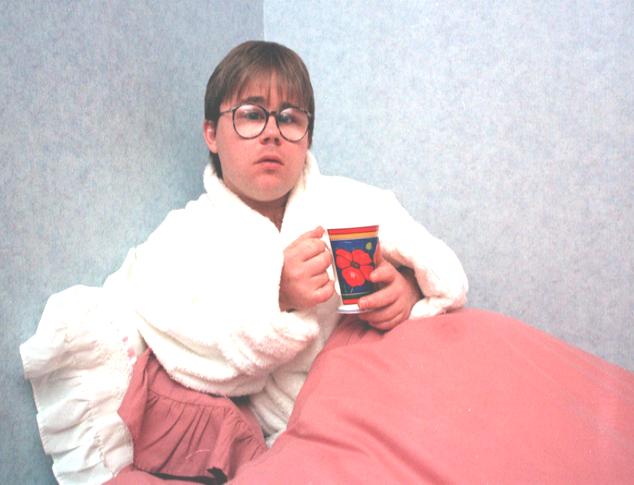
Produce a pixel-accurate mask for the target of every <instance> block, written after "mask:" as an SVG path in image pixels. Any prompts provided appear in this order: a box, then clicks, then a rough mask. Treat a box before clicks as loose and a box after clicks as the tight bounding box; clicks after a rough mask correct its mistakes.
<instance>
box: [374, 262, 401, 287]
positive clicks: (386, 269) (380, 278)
mask: <svg viewBox="0 0 634 485" xmlns="http://www.w3.org/2000/svg"><path fill="white" fill-rule="evenodd" d="M397 273H398V270H397V269H396V268H395V267H394V266H392V265H391V264H390V263H389V262H387V261H385V260H382V261H381V263H380V264H379V265H378V266H377V267H376V269H375V270H374V271H372V273H371V274H370V281H372V283H385V284H389V283H391V282H392V281H394V279H395V278H396V276H397Z"/></svg>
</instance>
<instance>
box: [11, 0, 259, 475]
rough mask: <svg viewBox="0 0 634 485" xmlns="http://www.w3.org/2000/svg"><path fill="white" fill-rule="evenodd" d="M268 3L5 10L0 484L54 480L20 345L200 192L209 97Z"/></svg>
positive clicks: (254, 32)
mask: <svg viewBox="0 0 634 485" xmlns="http://www.w3.org/2000/svg"><path fill="white" fill-rule="evenodd" d="M261 37H262V2H261V1H247V0H244V1H239V2H235V1H229V0H227V1H222V2H219V1H212V2H208V1H203V0H199V1H196V0H186V1H181V2H174V3H172V2H157V1H152V0H137V1H134V2H127V1H122V0H109V1H107V2H102V1H84V2H75V1H62V0H59V1H43V0H39V1H25V0H12V1H5V2H3V4H2V16H1V17H0V51H1V52H2V55H1V56H0V65H1V66H2V70H1V73H2V75H1V76H0V97H1V98H0V123H1V125H0V133H1V135H0V136H1V137H2V138H1V139H2V143H1V144H0V159H1V161H2V169H1V170H0V217H1V220H2V230H3V234H2V238H0V262H1V263H0V266H1V268H2V269H1V271H2V279H1V280H0V321H1V324H2V332H1V334H2V340H1V349H0V365H1V368H0V388H1V389H2V393H3V396H4V397H3V399H2V402H0V483H16V484H40V483H54V480H53V478H52V475H51V473H50V467H49V464H48V461H47V459H46V457H45V456H44V454H43V453H42V447H41V444H40V442H39V438H38V434H37V428H36V422H35V408H34V405H33V401H32V396H31V391H30V388H29V387H28V385H27V383H26V381H24V380H23V377H22V369H21V364H20V360H19V356H18V345H19V344H20V343H21V342H23V341H24V340H26V339H27V338H28V337H30V336H31V335H32V334H33V332H34V331H35V328H36V325H37V322H38V320H39V317H40V315H41V312H42V309H43V307H44V303H45V302H46V298H47V297H48V295H50V294H51V293H53V292H55V291H59V290H61V289H63V288H65V287H67V286H70V285H72V284H75V283H85V284H92V285H95V284H100V283H101V282H102V281H103V279H104V277H105V276H106V275H107V274H109V273H111V272H112V271H113V270H115V269H116V268H117V267H118V266H119V265H120V264H121V262H122V261H123V257H124V256H125V254H126V251H127V250H128V249H129V248H130V247H131V246H133V245H135V244H137V243H140V242H142V241H143V240H144V239H145V237H146V236H147V235H148V233H149V232H150V231H151V230H152V229H153V228H155V227H156V226H157V225H158V223H159V222H160V221H161V220H162V219H163V217H164V216H165V214H166V212H167V211H168V210H170V209H172V208H176V207H179V206H182V205H183V204H184V203H185V202H186V201H187V200H189V199H190V198H192V197H194V196H196V195H197V194H199V193H200V191H201V190H202V183H201V175H202V170H203V167H204V165H205V163H206V162H207V152H206V149H205V148H204V144H203V142H202V138H201V126H202V119H203V96H204V90H205V85H206V82H207V79H208V77H209V75H210V74H211V71H212V70H213V68H214V67H215V65H216V64H217V63H218V61H219V60H220V59H221V57H222V56H223V55H224V54H225V53H226V51H227V50H228V49H229V48H230V47H233V46H234V45H235V44H237V43H239V42H241V41H243V40H246V39H248V38H261Z"/></svg>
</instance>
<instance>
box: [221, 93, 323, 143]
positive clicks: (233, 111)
mask: <svg viewBox="0 0 634 485" xmlns="http://www.w3.org/2000/svg"><path fill="white" fill-rule="evenodd" d="M247 105H250V106H257V107H258V108H260V109H261V110H262V111H264V114H265V115H266V119H265V121H264V126H262V130H261V131H260V132H259V133H258V134H257V135H253V136H242V135H241V134H240V132H239V131H238V129H237V128H236V111H237V110H238V108H240V107H242V106H247ZM289 108H293V109H296V110H298V111H301V112H302V113H304V114H305V115H306V116H307V117H308V124H307V125H306V131H305V132H304V134H303V135H302V136H301V137H299V138H298V139H297V140H289V139H288V138H286V137H285V136H284V133H282V129H281V128H280V121H279V119H278V117H277V116H278V115H279V114H280V111H284V110H286V109H289ZM227 113H231V124H232V125H233V131H235V132H236V134H237V135H238V136H239V137H240V138H242V139H243V140H253V139H254V138H257V137H258V136H260V135H261V134H262V133H264V130H266V125H268V124H269V118H270V117H271V115H274V118H275V126H277V130H278V131H279V132H280V135H281V136H282V138H284V139H285V140H286V141H287V142H289V143H297V142H299V141H301V140H302V139H303V138H304V137H305V136H306V134H307V133H308V132H309V131H310V120H311V118H312V117H313V115H312V113H311V112H310V111H307V110H305V109H302V108H300V107H299V106H294V105H292V104H291V105H288V106H285V107H284V108H283V109H282V110H279V111H278V110H275V111H269V110H268V109H266V108H265V107H264V106H262V105H261V104H258V103H249V102H244V103H240V104H237V105H236V106H234V107H233V108H229V109H226V110H224V111H220V112H219V113H218V118H220V117H221V116H222V115H226V114H227Z"/></svg>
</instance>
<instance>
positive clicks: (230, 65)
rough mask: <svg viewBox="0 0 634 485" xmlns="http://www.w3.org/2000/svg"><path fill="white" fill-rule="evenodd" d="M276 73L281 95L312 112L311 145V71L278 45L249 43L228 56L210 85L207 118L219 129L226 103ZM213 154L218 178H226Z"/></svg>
mask: <svg viewBox="0 0 634 485" xmlns="http://www.w3.org/2000/svg"><path fill="white" fill-rule="evenodd" d="M273 74H275V76H276V80H277V89H278V92H280V94H281V95H284V96H286V97H287V99H289V100H293V101H294V102H295V103H298V104H299V106H298V107H300V108H302V109H305V110H307V111H308V112H310V113H311V117H310V122H309V125H308V145H309V146H310V144H311V142H312V139H313V126H314V123H315V97H314V94H313V86H312V84H311V83H310V76H309V75H308V69H306V66H305V65H304V62H303V61H302V59H301V58H300V57H299V56H298V55H297V54H296V53H295V52H294V51H292V50H291V49H289V48H288V47H285V46H283V45H280V44H277V43H275V42H265V41H247V42H244V43H242V44H240V45H238V46H236V47H234V48H233V49H232V50H231V51H230V52H229V53H228V54H227V55H226V56H225V58H224V59H223V60H222V61H221V62H220V64H218V66H216V69H215V70H214V72H213V74H212V75H211V77H210V78H209V81H208V82H207V91H206V92H205V119H206V120H207V121H210V122H211V123H213V124H214V126H215V125H216V124H217V123H218V118H219V117H220V105H221V104H222V102H223V101H225V100H227V99H231V98H233V97H238V98H239V97H240V96H241V94H242V91H243V90H244V89H246V88H247V86H248V85H249V84H250V83H251V82H253V81H254V80H260V81H264V80H265V79H267V78H269V79H270V77H271V75H273ZM209 155H210V158H211V164H212V166H213V168H214V171H215V172H216V175H218V177H220V178H222V168H221V166H220V158H219V157H218V154H217V153H212V152H211V151H210V152H209Z"/></svg>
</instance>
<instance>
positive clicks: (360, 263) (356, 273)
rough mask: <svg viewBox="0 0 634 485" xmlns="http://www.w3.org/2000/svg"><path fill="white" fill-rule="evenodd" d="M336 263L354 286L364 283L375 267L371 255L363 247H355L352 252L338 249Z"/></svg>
mask: <svg viewBox="0 0 634 485" xmlns="http://www.w3.org/2000/svg"><path fill="white" fill-rule="evenodd" d="M335 264H336V265H337V268H339V269H340V270H341V275H342V276H343V279H344V280H346V283H348V284H349V285H350V286H353V287H354V286H361V285H363V284H364V283H365V282H366V280H368V279H370V273H372V270H373V269H374V267H373V266H372V259H371V258H370V255H369V254H368V253H366V252H365V251H363V250H361V249H353V250H352V252H350V251H346V250H345V249H337V251H335Z"/></svg>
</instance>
